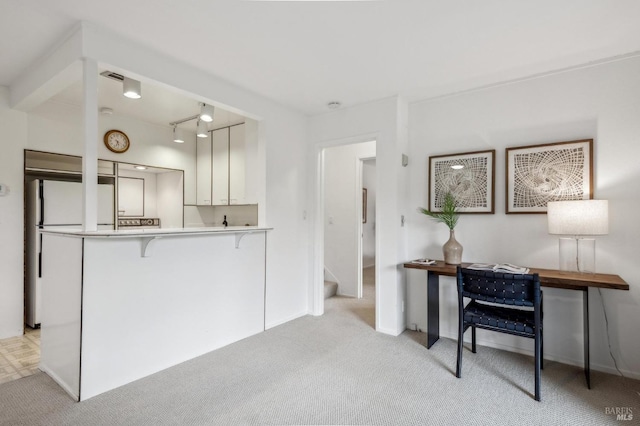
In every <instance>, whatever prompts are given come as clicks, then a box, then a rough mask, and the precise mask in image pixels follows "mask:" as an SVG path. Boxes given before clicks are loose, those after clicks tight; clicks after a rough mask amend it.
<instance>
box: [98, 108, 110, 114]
mask: <svg viewBox="0 0 640 426" xmlns="http://www.w3.org/2000/svg"><path fill="white" fill-rule="evenodd" d="M100 114H102V115H113V110H112V109H111V108H107V107H102V108H100Z"/></svg>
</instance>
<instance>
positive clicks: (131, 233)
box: [40, 226, 273, 238]
mask: <svg viewBox="0 0 640 426" xmlns="http://www.w3.org/2000/svg"><path fill="white" fill-rule="evenodd" d="M271 230H273V228H269V227H263V226H228V227H226V228H223V227H213V228H168V229H124V230H123V229H119V230H117V231H115V230H109V231H69V230H56V229H43V230H41V231H40V232H42V233H43V234H55V235H65V236H70V237H80V238H135V237H177V236H183V235H211V234H240V233H247V234H250V233H253V232H266V231H271Z"/></svg>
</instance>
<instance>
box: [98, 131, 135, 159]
mask: <svg viewBox="0 0 640 426" xmlns="http://www.w3.org/2000/svg"><path fill="white" fill-rule="evenodd" d="M104 144H105V145H106V146H107V148H109V150H110V151H111V152H115V153H116V154H122V153H123V152H125V151H126V150H128V149H129V144H130V143H129V137H128V136H127V135H126V134H125V133H124V132H123V131H121V130H109V131H108V132H107V133H105V134H104Z"/></svg>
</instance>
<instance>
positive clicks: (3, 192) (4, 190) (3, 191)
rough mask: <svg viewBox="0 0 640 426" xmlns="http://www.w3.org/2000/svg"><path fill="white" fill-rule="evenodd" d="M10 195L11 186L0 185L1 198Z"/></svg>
mask: <svg viewBox="0 0 640 426" xmlns="http://www.w3.org/2000/svg"><path fill="white" fill-rule="evenodd" d="M8 194H9V186H8V185H6V184H4V183H0V197H4V196H5V195H8Z"/></svg>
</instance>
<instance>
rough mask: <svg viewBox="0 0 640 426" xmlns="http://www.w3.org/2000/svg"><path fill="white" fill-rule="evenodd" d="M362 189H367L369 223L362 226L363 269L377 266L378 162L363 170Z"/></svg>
mask: <svg viewBox="0 0 640 426" xmlns="http://www.w3.org/2000/svg"><path fill="white" fill-rule="evenodd" d="M362 187H363V188H366V189H367V223H364V224H362V267H363V268H368V267H370V266H373V265H375V264H376V160H375V159H373V160H367V161H365V162H364V163H363V168H362Z"/></svg>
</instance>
